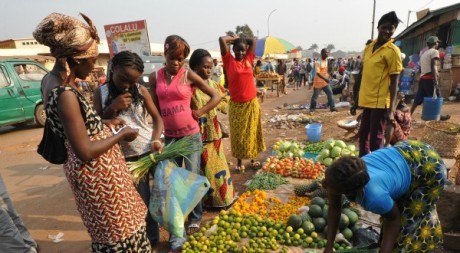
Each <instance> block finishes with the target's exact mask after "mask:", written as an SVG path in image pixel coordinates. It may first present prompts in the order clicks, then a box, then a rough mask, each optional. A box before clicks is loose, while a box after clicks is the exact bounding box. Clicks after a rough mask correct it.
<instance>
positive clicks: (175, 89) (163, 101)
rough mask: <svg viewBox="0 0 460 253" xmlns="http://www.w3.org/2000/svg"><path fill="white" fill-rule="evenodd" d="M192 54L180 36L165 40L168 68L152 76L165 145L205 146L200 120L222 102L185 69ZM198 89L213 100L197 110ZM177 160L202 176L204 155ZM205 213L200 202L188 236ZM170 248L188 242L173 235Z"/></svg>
mask: <svg viewBox="0 0 460 253" xmlns="http://www.w3.org/2000/svg"><path fill="white" fill-rule="evenodd" d="M189 53H190V47H189V45H188V43H187V42H186V41H185V40H184V39H183V38H181V37H179V36H177V35H171V36H168V37H167V38H166V41H165V45H164V55H165V58H166V65H165V67H164V68H162V69H160V70H159V71H158V73H155V72H153V73H152V74H151V75H150V77H149V81H150V85H151V90H150V92H151V94H152V98H153V101H154V102H155V105H156V106H157V108H158V109H159V110H160V114H161V117H162V118H163V123H164V129H165V143H166V144H168V143H170V142H172V141H174V140H177V139H180V138H182V137H185V136H192V138H193V140H194V143H196V145H197V146H198V147H202V146H203V144H202V140H201V134H200V128H199V124H198V119H199V118H200V117H202V116H203V115H205V114H206V113H207V112H208V111H210V110H211V109H213V108H214V107H216V106H217V104H218V103H219V102H220V99H221V98H220V96H219V94H218V93H217V92H216V91H215V90H214V89H212V88H211V87H210V86H209V85H207V83H206V82H205V81H204V80H203V79H201V77H200V76H198V75H197V74H195V72H193V71H191V70H187V69H185V68H184V67H183V66H184V63H185V58H187V56H188V54H189ZM195 88H198V89H200V90H201V91H203V92H204V93H205V94H207V95H208V96H210V97H211V99H210V100H209V102H208V103H207V104H206V105H204V106H203V107H202V108H200V109H198V110H192V109H191V107H190V104H191V99H192V90H193V89H195ZM187 158H188V159H184V158H183V157H180V158H177V159H175V160H176V163H177V164H178V165H179V166H181V165H182V163H183V162H185V168H186V169H187V170H189V171H191V172H194V173H196V174H200V158H201V152H197V153H194V154H192V155H189V156H187ZM202 214H203V210H202V207H201V203H199V204H198V205H197V206H196V207H195V208H194V209H193V211H192V212H191V213H190V214H189V217H188V222H189V226H188V228H187V233H189V234H191V233H194V232H196V231H198V230H199V228H200V222H201V217H202ZM169 242H170V244H171V249H172V250H173V251H174V250H177V249H180V247H181V246H182V244H183V243H184V242H185V235H184V237H183V238H178V237H175V236H173V235H170V239H169Z"/></svg>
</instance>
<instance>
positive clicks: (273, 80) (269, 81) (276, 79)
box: [256, 76, 283, 97]
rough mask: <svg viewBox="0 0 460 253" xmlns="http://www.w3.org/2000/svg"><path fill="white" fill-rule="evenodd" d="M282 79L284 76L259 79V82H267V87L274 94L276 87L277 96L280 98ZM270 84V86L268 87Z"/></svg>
mask: <svg viewBox="0 0 460 253" xmlns="http://www.w3.org/2000/svg"><path fill="white" fill-rule="evenodd" d="M281 78H283V77H282V76H278V77H257V78H256V80H257V81H263V82H265V85H264V86H265V87H267V88H268V89H270V90H271V91H272V92H273V91H274V89H275V88H274V87H275V86H276V95H277V96H278V97H279V96H280V90H279V84H280V83H281ZM268 84H270V85H268Z"/></svg>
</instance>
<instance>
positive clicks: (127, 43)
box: [104, 20, 150, 58]
mask: <svg viewBox="0 0 460 253" xmlns="http://www.w3.org/2000/svg"><path fill="white" fill-rule="evenodd" d="M104 30H105V36H106V37H107V44H108V45H109V51H110V58H112V57H113V56H114V55H116V54H117V53H118V52H121V51H126V50H129V51H132V52H134V53H137V54H138V55H147V56H148V55H150V40H149V35H148V32H147V23H146V21H145V20H139V21H132V22H126V23H119V24H112V25H105V26H104Z"/></svg>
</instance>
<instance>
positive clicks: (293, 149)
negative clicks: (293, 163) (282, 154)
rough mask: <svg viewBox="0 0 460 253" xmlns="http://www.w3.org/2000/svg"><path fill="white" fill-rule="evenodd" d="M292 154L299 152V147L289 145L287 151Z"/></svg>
mask: <svg viewBox="0 0 460 253" xmlns="http://www.w3.org/2000/svg"><path fill="white" fill-rule="evenodd" d="M289 151H291V152H292V153H297V152H298V151H299V146H298V145H297V144H295V145H294V144H293V145H291V148H290V149H289Z"/></svg>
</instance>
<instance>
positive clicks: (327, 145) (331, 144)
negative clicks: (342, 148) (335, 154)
mask: <svg viewBox="0 0 460 253" xmlns="http://www.w3.org/2000/svg"><path fill="white" fill-rule="evenodd" d="M334 145H335V141H334V140H332V139H329V140H327V141H326V142H324V147H325V148H327V149H332V148H333V147H334Z"/></svg>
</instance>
